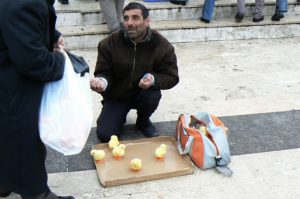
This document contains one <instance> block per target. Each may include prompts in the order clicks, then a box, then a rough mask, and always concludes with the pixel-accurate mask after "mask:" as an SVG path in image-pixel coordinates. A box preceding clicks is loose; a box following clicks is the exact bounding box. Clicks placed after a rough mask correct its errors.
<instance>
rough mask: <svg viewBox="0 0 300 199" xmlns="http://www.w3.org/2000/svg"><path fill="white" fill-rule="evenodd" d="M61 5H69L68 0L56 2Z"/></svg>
mask: <svg viewBox="0 0 300 199" xmlns="http://www.w3.org/2000/svg"><path fill="white" fill-rule="evenodd" d="M58 2H60V3H61V4H69V0H58Z"/></svg>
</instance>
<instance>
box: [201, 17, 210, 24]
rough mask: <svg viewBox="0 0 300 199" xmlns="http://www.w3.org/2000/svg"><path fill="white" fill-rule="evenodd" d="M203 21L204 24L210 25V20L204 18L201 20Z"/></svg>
mask: <svg viewBox="0 0 300 199" xmlns="http://www.w3.org/2000/svg"><path fill="white" fill-rule="evenodd" d="M200 20H201V21H203V22H204V23H209V20H208V19H204V18H203V17H201V18H200Z"/></svg>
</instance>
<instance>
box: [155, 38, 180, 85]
mask: <svg viewBox="0 0 300 199" xmlns="http://www.w3.org/2000/svg"><path fill="white" fill-rule="evenodd" d="M161 46H164V50H163V51H160V52H164V53H160V55H159V56H162V57H161V62H160V64H159V66H158V67H157V68H155V69H154V73H153V76H154V79H155V83H154V86H153V87H154V88H157V89H162V90H164V89H170V88H172V87H174V86H175V85H176V84H177V83H178V82H179V76H178V66H177V57H176V54H175V51H174V47H173V46H172V44H170V43H169V42H167V41H166V40H165V42H161Z"/></svg>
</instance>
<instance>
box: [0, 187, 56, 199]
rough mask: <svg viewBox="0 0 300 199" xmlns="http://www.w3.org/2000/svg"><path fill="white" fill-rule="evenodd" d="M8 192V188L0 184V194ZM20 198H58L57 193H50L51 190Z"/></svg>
mask: <svg viewBox="0 0 300 199" xmlns="http://www.w3.org/2000/svg"><path fill="white" fill-rule="evenodd" d="M6 192H9V189H6V188H4V187H1V186H0V194H2V193H6ZM21 198H22V199H58V197H57V195H56V194H54V193H52V192H51V191H47V192H44V193H41V194H38V195H36V196H23V195H21Z"/></svg>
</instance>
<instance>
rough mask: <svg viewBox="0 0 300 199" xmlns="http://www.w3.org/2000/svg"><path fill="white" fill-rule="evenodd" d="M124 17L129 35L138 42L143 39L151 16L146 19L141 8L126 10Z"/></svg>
mask: <svg viewBox="0 0 300 199" xmlns="http://www.w3.org/2000/svg"><path fill="white" fill-rule="evenodd" d="M123 19H124V27H125V29H126V31H127V33H128V37H129V38H130V39H131V40H133V41H136V42H138V41H142V40H143V39H144V37H145V35H146V33H147V27H148V25H149V17H147V18H146V19H144V18H143V16H142V11H141V10H140V9H132V10H126V11H125V12H124V16H123Z"/></svg>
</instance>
